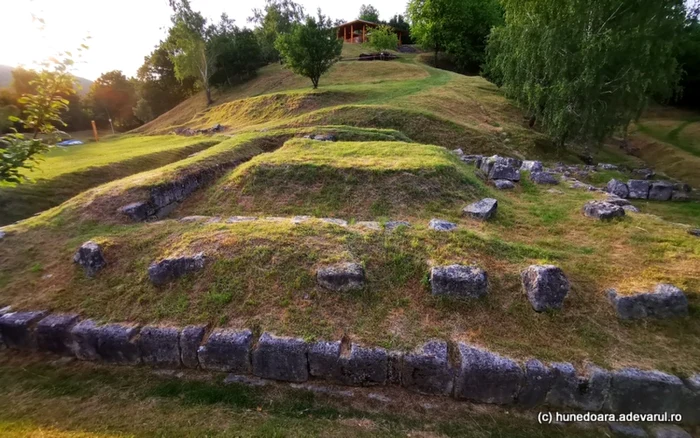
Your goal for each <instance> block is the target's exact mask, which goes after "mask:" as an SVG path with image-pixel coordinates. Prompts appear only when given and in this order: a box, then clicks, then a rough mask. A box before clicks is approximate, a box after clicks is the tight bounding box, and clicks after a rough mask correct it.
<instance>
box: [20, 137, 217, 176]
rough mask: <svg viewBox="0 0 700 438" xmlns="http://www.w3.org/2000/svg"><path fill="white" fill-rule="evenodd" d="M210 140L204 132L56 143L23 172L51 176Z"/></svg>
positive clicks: (31, 174) (26, 174) (27, 174)
mask: <svg viewBox="0 0 700 438" xmlns="http://www.w3.org/2000/svg"><path fill="white" fill-rule="evenodd" d="M209 140H211V139H210V138H207V137H204V136H196V137H181V136H177V135H158V136H152V137H136V136H124V137H119V138H116V139H113V140H104V141H100V142H90V143H86V144H83V145H79V146H67V147H54V148H52V149H51V150H50V151H49V152H48V153H47V154H46V155H44V156H43V157H42V158H43V159H42V160H41V161H40V162H39V164H38V166H36V169H34V170H32V171H27V172H25V173H24V175H25V176H27V177H29V178H32V179H35V180H38V179H51V178H56V177H57V176H60V175H63V174H66V173H72V172H77V171H80V170H85V169H88V168H90V167H99V166H105V165H107V164H112V163H115V162H119V161H124V160H128V159H130V158H134V157H139V156H142V155H148V154H154V153H158V152H163V151H166V150H176V149H180V148H183V147H187V146H192V145H194V144H197V143H201V142H203V141H209Z"/></svg>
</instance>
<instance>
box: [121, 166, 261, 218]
mask: <svg viewBox="0 0 700 438" xmlns="http://www.w3.org/2000/svg"><path fill="white" fill-rule="evenodd" d="M244 161H247V160H236V161H233V162H230V163H224V164H218V165H215V166H213V167H207V168H205V169H201V170H199V171H197V172H193V173H190V174H187V175H185V176H182V177H180V178H178V179H176V180H175V181H171V182H168V183H164V184H160V185H158V186H155V187H152V188H151V190H150V196H149V198H148V200H147V201H137V202H133V203H131V204H128V205H125V206H123V207H121V208H120V209H119V212H120V213H122V214H124V215H126V216H128V217H129V218H130V219H131V220H133V221H136V222H144V221H149V220H158V219H162V218H164V217H166V216H167V215H168V214H170V213H171V212H172V211H173V210H175V209H176V208H177V206H178V205H180V203H181V202H182V201H184V200H185V199H186V198H187V197H188V196H190V195H191V194H192V193H194V192H195V191H196V190H198V189H200V188H202V187H205V186H207V185H209V184H211V183H213V182H214V180H216V178H218V177H219V176H221V175H222V174H223V173H224V172H226V171H228V170H231V169H233V168H234V167H236V166H238V165H240V164H241V163H243V162H244Z"/></svg>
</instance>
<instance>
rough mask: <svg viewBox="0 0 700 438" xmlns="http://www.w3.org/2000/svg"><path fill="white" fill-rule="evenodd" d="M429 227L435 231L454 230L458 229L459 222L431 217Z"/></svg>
mask: <svg viewBox="0 0 700 438" xmlns="http://www.w3.org/2000/svg"><path fill="white" fill-rule="evenodd" d="M428 228H429V229H431V230H435V231H454V230H456V229H457V224H454V223H452V222H448V221H444V220H442V219H431V220H430V223H429V224H428Z"/></svg>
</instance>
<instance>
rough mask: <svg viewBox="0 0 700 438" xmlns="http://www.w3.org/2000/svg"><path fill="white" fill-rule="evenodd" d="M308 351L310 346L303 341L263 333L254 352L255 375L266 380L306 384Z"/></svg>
mask: <svg viewBox="0 0 700 438" xmlns="http://www.w3.org/2000/svg"><path fill="white" fill-rule="evenodd" d="M308 349H309V345H308V344H307V343H306V342H304V341H303V340H302V339H294V338H286V337H278V336H274V335H271V334H270V333H263V334H262V336H261V337H260V339H259V340H258V345H257V346H256V347H255V350H254V351H253V374H255V375H256V376H258V377H262V378H264V379H273V380H282V381H285V382H306V381H307V380H308V379H309V364H308V359H307V352H308Z"/></svg>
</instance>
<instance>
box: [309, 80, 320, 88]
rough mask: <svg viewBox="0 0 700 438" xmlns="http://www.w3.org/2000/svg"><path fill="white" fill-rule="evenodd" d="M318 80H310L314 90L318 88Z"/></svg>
mask: <svg viewBox="0 0 700 438" xmlns="http://www.w3.org/2000/svg"><path fill="white" fill-rule="evenodd" d="M319 79H320V78H311V83H312V84H313V85H314V90H315V89H317V88H318V80H319Z"/></svg>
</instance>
